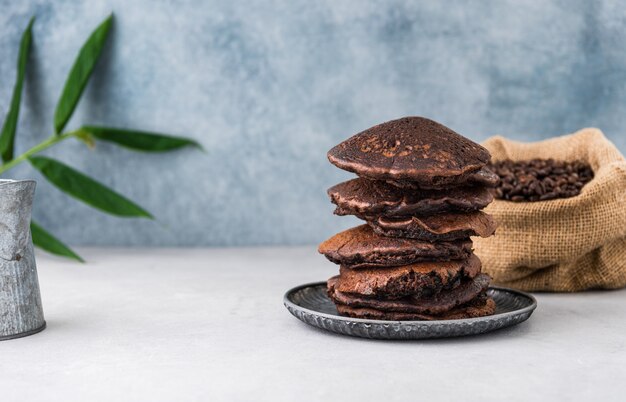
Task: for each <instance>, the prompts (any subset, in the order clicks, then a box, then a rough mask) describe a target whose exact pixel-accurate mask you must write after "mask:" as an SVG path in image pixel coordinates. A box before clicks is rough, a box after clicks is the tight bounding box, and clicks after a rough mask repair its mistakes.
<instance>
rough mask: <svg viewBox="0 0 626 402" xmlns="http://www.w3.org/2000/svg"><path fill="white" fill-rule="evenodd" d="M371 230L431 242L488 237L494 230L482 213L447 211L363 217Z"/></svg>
mask: <svg viewBox="0 0 626 402" xmlns="http://www.w3.org/2000/svg"><path fill="white" fill-rule="evenodd" d="M366 219H367V220H368V221H367V222H368V223H369V224H370V226H371V227H372V228H373V229H374V232H376V233H378V234H379V235H382V236H390V237H404V238H409V239H418V240H426V241H431V242H439V241H451V240H458V239H465V238H468V237H469V236H480V237H489V236H491V235H492V234H494V233H495V231H496V227H497V225H496V221H495V220H494V219H493V218H492V217H491V215H488V214H486V213H484V212H481V211H477V212H469V213H465V214H463V213H458V214H454V213H448V214H439V215H429V216H421V217H418V216H408V217H404V218H388V217H384V216H381V217H379V218H366Z"/></svg>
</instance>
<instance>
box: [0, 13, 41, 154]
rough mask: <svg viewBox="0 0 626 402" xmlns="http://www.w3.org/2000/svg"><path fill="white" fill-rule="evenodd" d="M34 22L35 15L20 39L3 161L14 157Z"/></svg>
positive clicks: (0, 137)
mask: <svg viewBox="0 0 626 402" xmlns="http://www.w3.org/2000/svg"><path fill="white" fill-rule="evenodd" d="M34 22H35V17H32V18H31V19H30V22H29V23H28V27H26V30H25V31H24V33H23V34H22V40H21V41H20V52H19V54H18V57H17V77H16V79H15V86H14V87H13V96H12V97H11V106H10V107H9V111H8V113H7V117H6V119H5V120H4V124H3V126H2V134H0V155H2V161H3V162H8V161H10V160H12V159H13V148H14V144H15V129H16V128H17V118H18V116H19V114H20V102H21V100H22V87H23V86H24V75H25V74H26V63H27V61H28V54H29V53H30V45H31V43H32V41H33V30H32V28H33V23H34Z"/></svg>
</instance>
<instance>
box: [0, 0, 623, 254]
mask: <svg viewBox="0 0 626 402" xmlns="http://www.w3.org/2000/svg"><path fill="white" fill-rule="evenodd" d="M0 6H1V10H2V12H1V13H0V77H2V78H1V79H0V112H2V115H4V113H5V112H6V108H7V106H8V101H9V97H10V93H11V89H12V85H13V79H14V75H15V59H16V53H17V45H18V42H19V36H20V33H21V31H22V29H23V28H24V27H25V25H26V23H27V21H28V18H29V16H30V15H32V14H35V15H36V16H37V18H38V19H37V22H36V24H35V28H34V48H33V52H32V57H31V64H30V69H29V72H28V77H27V83H26V87H25V95H24V108H23V113H22V114H21V117H20V123H19V136H18V143H17V147H18V152H19V151H23V150H25V149H27V148H28V147H30V146H32V145H34V144H35V143H37V142H38V141H40V140H42V139H43V138H45V137H46V136H48V135H50V133H51V132H52V113H53V110H54V105H55V102H56V99H57V98H58V96H59V94H60V91H61V88H62V85H63V83H64V80H65V76H66V74H67V72H68V70H69V68H70V66H71V63H72V61H73V58H74V57H75V55H76V53H77V51H78V49H79V48H80V46H81V44H82V42H83V41H84V40H85V38H86V37H87V36H88V34H89V32H90V31H91V30H92V29H93V28H94V27H95V26H96V25H97V24H98V23H99V22H100V21H101V20H102V19H103V18H104V17H105V16H106V15H107V14H108V13H109V11H111V10H114V11H115V13H116V21H115V25H114V29H113V31H112V37H111V40H110V43H109V44H108V47H107V49H106V50H105V54H104V59H103V60H101V63H100V64H99V66H98V68H97V70H96V75H95V77H94V79H93V80H92V81H91V83H90V84H89V86H88V88H87V91H86V93H85V95H84V99H83V100H82V102H81V104H80V105H79V109H78V111H77V113H76V115H75V117H74V118H73V119H72V121H71V122H70V124H69V126H68V127H69V128H71V127H73V126H74V127H75V126H78V125H79V124H81V123H87V122H89V123H97V124H109V125H117V126H128V127H136V128H143V129H149V130H155V131H162V132H169V133H173V134H179V135H186V136H191V137H194V138H196V139H197V140H198V141H200V142H201V143H202V144H204V146H205V147H206V149H207V150H208V153H207V154H202V153H199V152H195V151H191V150H190V151H183V152H179V153H174V154H164V155H145V154H136V153H131V152H128V151H125V150H121V149H118V148H115V147H113V146H110V145H107V144H102V145H98V147H97V149H96V150H95V151H90V150H88V149H86V148H85V147H84V146H82V145H81V144H78V143H64V144H62V145H60V146H58V147H57V148H55V149H52V150H50V151H49V152H48V154H49V155H52V156H54V157H57V158H62V159H64V160H66V161H67V162H68V163H69V164H71V165H72V166H75V167H77V168H79V169H81V170H83V171H85V172H87V173H88V174H90V175H93V176H95V177H97V178H99V179H100V180H101V181H103V182H105V183H107V184H109V185H111V186H112V187H114V188H115V189H117V190H119V191H120V192H122V193H123V194H126V195H128V196H129V197H131V198H132V199H134V200H136V201H138V202H139V203H140V204H141V205H143V206H145V207H146V208H147V209H148V210H149V211H151V212H153V213H154V214H155V215H156V216H157V217H158V220H157V221H155V222H151V221H141V220H122V219H117V218H113V217H109V216H107V215H104V214H102V213H100V212H97V211H94V210H92V209H90V208H88V207H86V206H84V205H82V204H79V203H77V202H75V201H74V200H72V199H70V198H68V197H67V196H66V195H64V194H61V193H59V192H58V191H57V190H56V189H54V188H52V187H51V186H50V185H48V184H47V183H45V182H43V181H42V180H40V181H39V188H38V194H37V201H36V208H35V217H36V218H37V219H38V220H39V221H40V223H42V224H43V225H44V226H45V227H47V228H49V229H50V230H52V231H54V232H55V233H56V234H58V235H59V236H60V237H62V238H63V239H64V240H67V241H68V242H69V243H71V244H94V245H105V244H106V245H247V244H282V243H287V244H301V243H311V242H317V241H320V240H322V239H323V238H325V237H326V236H328V235H330V234H332V233H333V232H335V231H337V230H339V229H340V228H343V227H347V226H349V225H351V224H353V223H354V221H353V220H352V219H351V218H340V217H334V216H333V215H332V213H331V212H332V206H331V205H330V203H329V202H328V200H327V198H326V194H325V190H326V188H327V187H329V186H330V185H332V184H334V183H336V182H338V181H340V180H343V179H345V178H347V177H349V175H348V174H346V173H343V172H341V171H339V170H338V169H335V168H334V167H332V166H331V165H330V164H329V163H328V162H327V160H326V157H325V154H326V151H327V150H328V149H329V148H330V147H331V146H333V145H334V144H335V143H337V142H339V141H340V140H342V139H344V138H346V137H348V136H349V135H351V134H353V133H355V132H358V131H360V130H362V129H365V128H367V127H369V126H371V125H373V124H375V123H379V122H383V121H386V120H389V119H392V118H396V117H400V116H403V115H415V114H417V115H424V116H429V117H431V118H434V119H435V120H438V121H440V122H442V123H444V124H446V125H448V126H450V127H452V128H453V129H455V130H457V131H458V132H460V133H462V134H464V135H466V136H468V137H470V138H473V139H475V140H482V139H485V138H487V137H488V136H490V135H493V134H496V133H499V134H504V135H507V136H514V137H517V138H520V139H528V140H531V139H539V138H544V137H547V136H551V135H558V134H563V133H567V132H571V131H574V130H576V129H578V128H581V127H585V126H597V127H599V128H601V129H602V130H604V131H605V133H606V134H607V135H608V136H609V138H611V139H612V140H613V141H614V142H615V143H616V144H617V145H618V146H619V147H620V148H621V149H622V150H623V151H624V150H626V138H625V136H624V130H625V129H626V45H625V44H626V7H623V4H620V2H618V1H598V2H595V1H594V2H591V1H582V0H579V1H545V0H537V1H525V2H520V1H484V2H469V1H445V2H434V1H433V2H415V1H369V2H368V1H333V0H328V1H293V0H284V1H264V2H243V1H241V2H232V1H228V0H221V1H220V0H217V1H201V0H194V1H186V2H184V1H149V0H138V1H123V0H118V1H111V2H104V1H89V2H86V1H85V2H80V3H79V2H76V3H74V2H72V1H68V0H62V1H56V2H54V3H53V2H52V1H50V2H16V1H7V0H0ZM11 176H13V177H32V176H35V177H36V178H38V179H41V178H40V176H38V175H37V174H35V173H34V172H33V171H32V170H31V169H30V168H28V167H27V166H24V167H21V168H19V169H17V170H15V171H13V172H12V173H11Z"/></svg>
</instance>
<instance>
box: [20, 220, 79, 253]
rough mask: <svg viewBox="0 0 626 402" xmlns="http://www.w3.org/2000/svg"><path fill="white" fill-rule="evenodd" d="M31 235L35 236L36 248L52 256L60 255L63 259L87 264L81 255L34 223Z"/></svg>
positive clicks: (31, 225) (31, 223)
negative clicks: (66, 258)
mask: <svg viewBox="0 0 626 402" xmlns="http://www.w3.org/2000/svg"><path fill="white" fill-rule="evenodd" d="M30 233H31V235H32V236H33V243H34V244H35V246H37V247H39V248H40V249H42V250H46V251H47V252H49V253H51V254H56V255H60V256H62V257H68V258H71V259H73V260H76V261H80V262H85V260H83V259H82V258H81V256H80V255H78V254H76V253H75V252H74V251H72V249H71V248H69V247H68V246H66V245H65V244H63V242H62V241H60V240H59V239H57V238H56V237H54V236H52V235H51V234H50V233H48V232H46V231H45V230H44V228H42V227H41V226H39V225H38V224H36V223H35V222H34V221H31V222H30Z"/></svg>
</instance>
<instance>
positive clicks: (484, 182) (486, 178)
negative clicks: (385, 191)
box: [386, 167, 500, 190]
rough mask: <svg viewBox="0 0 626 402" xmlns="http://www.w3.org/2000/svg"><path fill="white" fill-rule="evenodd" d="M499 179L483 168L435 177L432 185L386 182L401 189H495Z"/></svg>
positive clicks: (404, 181) (399, 181) (396, 181)
mask: <svg viewBox="0 0 626 402" xmlns="http://www.w3.org/2000/svg"><path fill="white" fill-rule="evenodd" d="M499 179H500V178H499V177H498V175H497V174H495V173H494V172H492V171H491V170H490V169H489V168H487V167H483V168H480V169H478V170H475V171H473V172H469V173H465V174H463V175H460V176H454V177H433V181H432V183H430V184H429V183H415V182H411V181H406V180H387V181H386V182H387V183H389V184H391V185H393V186H395V187H400V188H412V189H425V190H427V189H435V190H436V189H439V190H446V189H450V188H454V187H457V186H469V187H472V186H481V187H495V186H496V185H497V184H498V181H499Z"/></svg>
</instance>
